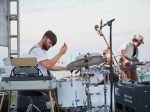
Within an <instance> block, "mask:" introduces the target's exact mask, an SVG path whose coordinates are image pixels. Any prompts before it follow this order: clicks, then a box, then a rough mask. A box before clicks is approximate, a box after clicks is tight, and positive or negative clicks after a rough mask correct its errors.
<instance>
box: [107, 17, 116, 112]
mask: <svg viewBox="0 0 150 112" xmlns="http://www.w3.org/2000/svg"><path fill="white" fill-rule="evenodd" d="M113 21H114V20H113ZM113 21H108V22H107V23H108V26H109V28H110V42H109V43H110V112H113V108H112V106H113V103H112V93H113V82H112V79H113V75H114V71H113V67H112V22H113Z"/></svg>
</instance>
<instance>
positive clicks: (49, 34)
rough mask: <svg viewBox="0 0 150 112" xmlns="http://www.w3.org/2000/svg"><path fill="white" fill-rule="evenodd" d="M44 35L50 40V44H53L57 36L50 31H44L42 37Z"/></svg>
mask: <svg viewBox="0 0 150 112" xmlns="http://www.w3.org/2000/svg"><path fill="white" fill-rule="evenodd" d="M44 36H46V37H48V38H49V39H50V40H51V41H52V46H54V45H55V44H56V43H57V36H56V35H55V33H53V32H52V31H50V30H48V31H46V32H45V34H44V35H43V37H44Z"/></svg>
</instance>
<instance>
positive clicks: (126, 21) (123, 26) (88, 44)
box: [0, 0, 150, 66]
mask: <svg viewBox="0 0 150 112" xmlns="http://www.w3.org/2000/svg"><path fill="white" fill-rule="evenodd" d="M149 12H150V1H149V0H44V1H43V0H32V1H31V0H20V39H21V40H20V49H21V50H20V52H21V54H24V53H28V51H29V49H30V48H31V47H32V46H33V45H34V44H36V43H37V42H38V41H40V39H41V37H42V36H43V34H44V33H45V31H47V30H52V31H53V32H55V33H56V35H57V37H58V43H57V44H56V45H55V46H54V47H53V48H51V49H50V50H49V51H48V52H47V54H48V56H49V57H50V58H51V57H53V56H55V55H56V54H57V53H58V52H59V49H60V47H61V46H62V45H63V43H66V44H67V45H68V51H67V53H66V54H65V55H63V57H62V58H61V59H60V63H61V62H63V64H64V65H67V64H68V63H70V62H72V61H74V60H75V57H77V56H79V54H86V53H101V54H102V53H103V50H104V49H105V43H104V40H103V38H102V37H100V36H99V35H98V33H97V32H96V31H95V30H94V26H95V25H99V24H100V20H101V19H102V20H103V24H104V23H106V22H107V21H109V20H111V19H115V21H114V22H113V23H112V50H113V54H114V55H115V56H117V49H118V48H119V47H120V45H122V43H123V42H125V41H128V40H131V39H132V38H133V35H135V34H141V35H142V36H143V37H144V44H143V45H142V46H140V48H139V50H140V56H139V58H140V60H150V56H149V50H148V49H149V48H150V38H149V37H150V21H149V20H150V14H149ZM14 30H15V29H14ZM102 32H103V34H104V35H105V37H106V39H107V41H108V42H109V32H110V31H109V27H108V26H105V27H104V28H103V29H102ZM0 51H4V52H3V53H1V54H0V66H3V62H2V59H3V58H4V57H7V55H8V54H7V48H5V47H1V46H0ZM117 59H118V58H117ZM60 63H58V64H60Z"/></svg>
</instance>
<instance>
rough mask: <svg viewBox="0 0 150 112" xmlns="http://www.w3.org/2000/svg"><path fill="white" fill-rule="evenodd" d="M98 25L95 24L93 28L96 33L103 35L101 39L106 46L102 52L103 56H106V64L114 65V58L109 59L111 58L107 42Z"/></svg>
mask: <svg viewBox="0 0 150 112" xmlns="http://www.w3.org/2000/svg"><path fill="white" fill-rule="evenodd" d="M98 27H99V26H98V25H95V30H96V31H97V32H98V34H99V35H100V36H102V37H103V40H104V42H105V44H106V48H105V49H104V50H103V53H105V56H106V65H110V64H112V65H114V60H112V61H111V59H110V55H111V52H110V47H109V44H108V42H107V40H106V38H105V36H104V34H103V33H102V31H101V30H100V29H98ZM111 62H112V63H111Z"/></svg>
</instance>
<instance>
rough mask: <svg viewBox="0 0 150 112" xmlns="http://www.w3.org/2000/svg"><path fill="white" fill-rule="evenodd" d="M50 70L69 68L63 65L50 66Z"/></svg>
mask: <svg viewBox="0 0 150 112" xmlns="http://www.w3.org/2000/svg"><path fill="white" fill-rule="evenodd" d="M51 70H69V69H68V68H67V67H65V66H52V67H51Z"/></svg>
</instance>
